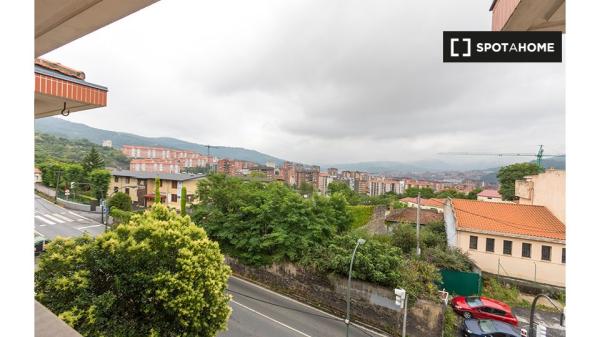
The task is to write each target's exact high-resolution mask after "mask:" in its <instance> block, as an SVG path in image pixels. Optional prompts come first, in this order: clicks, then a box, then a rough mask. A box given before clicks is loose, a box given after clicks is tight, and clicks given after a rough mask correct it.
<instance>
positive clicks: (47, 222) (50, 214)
mask: <svg viewBox="0 0 600 337" xmlns="http://www.w3.org/2000/svg"><path fill="white" fill-rule="evenodd" d="M34 225H35V230H36V231H37V232H38V233H40V234H42V235H43V236H45V237H46V238H48V239H54V238H55V237H57V236H63V237H74V236H81V235H83V233H85V232H87V233H89V234H90V235H92V236H97V235H99V234H101V233H104V225H102V224H101V223H100V215H99V214H95V213H89V212H79V211H73V210H69V209H66V208H63V207H60V206H58V205H55V204H53V203H51V202H49V201H47V200H45V199H44V198H41V197H38V196H37V195H36V196H35V214H34Z"/></svg>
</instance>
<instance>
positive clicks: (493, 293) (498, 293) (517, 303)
mask: <svg viewBox="0 0 600 337" xmlns="http://www.w3.org/2000/svg"><path fill="white" fill-rule="evenodd" d="M482 295H483V296H485V297H489V298H493V299H496V300H499V301H502V302H504V303H506V304H508V305H510V306H511V307H529V306H530V304H529V302H527V301H526V300H524V299H522V298H521V297H520V295H521V292H520V291H519V289H518V288H517V287H515V286H513V285H510V284H504V283H501V282H499V281H498V280H497V279H496V278H494V277H490V278H484V279H483V291H482Z"/></svg>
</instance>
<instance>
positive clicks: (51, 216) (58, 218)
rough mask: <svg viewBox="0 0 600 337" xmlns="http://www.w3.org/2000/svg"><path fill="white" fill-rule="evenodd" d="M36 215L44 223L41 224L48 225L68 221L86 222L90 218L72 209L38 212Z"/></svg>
mask: <svg viewBox="0 0 600 337" xmlns="http://www.w3.org/2000/svg"><path fill="white" fill-rule="evenodd" d="M34 217H35V218H36V219H38V220H39V221H40V222H41V223H42V224H40V226H47V225H50V226H52V225H56V224H62V223H67V222H85V221H87V220H88V219H86V218H85V217H83V216H81V215H79V214H77V213H74V212H71V211H67V212H62V213H41V212H36V214H35V216H34Z"/></svg>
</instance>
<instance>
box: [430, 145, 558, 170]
mask: <svg viewBox="0 0 600 337" xmlns="http://www.w3.org/2000/svg"><path fill="white" fill-rule="evenodd" d="M439 154H443V155H454V156H498V157H535V158H536V163H537V166H538V168H539V169H540V171H541V170H542V169H543V166H542V159H543V158H544V157H564V156H565V155H564V154H544V145H539V149H538V151H537V153H485V152H441V153H439Z"/></svg>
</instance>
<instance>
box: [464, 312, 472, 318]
mask: <svg viewBox="0 0 600 337" xmlns="http://www.w3.org/2000/svg"><path fill="white" fill-rule="evenodd" d="M463 317H464V318H465V319H469V318H471V317H472V315H471V313H470V312H468V311H465V312H464V313H463Z"/></svg>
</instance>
